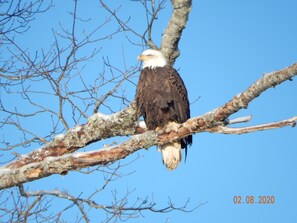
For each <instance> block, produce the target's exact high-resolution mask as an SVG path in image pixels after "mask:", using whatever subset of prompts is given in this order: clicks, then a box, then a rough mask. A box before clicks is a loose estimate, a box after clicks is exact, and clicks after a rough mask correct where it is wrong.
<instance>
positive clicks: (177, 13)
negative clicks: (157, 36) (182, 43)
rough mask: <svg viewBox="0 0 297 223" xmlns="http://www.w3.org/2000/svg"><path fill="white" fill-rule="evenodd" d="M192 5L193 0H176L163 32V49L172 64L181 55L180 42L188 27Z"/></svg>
mask: <svg viewBox="0 0 297 223" xmlns="http://www.w3.org/2000/svg"><path fill="white" fill-rule="evenodd" d="M191 6H192V1H191V0H175V2H174V4H173V11H172V14H171V18H170V20H169V22H168V23H167V26H166V28H165V30H164V32H163V35H162V41H161V51H162V53H163V55H164V56H165V57H166V58H167V60H168V62H169V64H171V65H172V64H174V62H175V60H176V58H177V57H178V56H179V50H178V42H179V40H180V38H181V34H182V31H183V29H184V28H185V27H186V23H187V21H188V17H189V13H190V10H191Z"/></svg>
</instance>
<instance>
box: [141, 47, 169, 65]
mask: <svg viewBox="0 0 297 223" xmlns="http://www.w3.org/2000/svg"><path fill="white" fill-rule="evenodd" d="M137 60H140V61H142V69H143V68H146V67H148V68H152V69H153V68H156V67H164V66H165V65H166V64H167V61H166V59H165V57H164V56H163V54H162V53H161V52H160V51H158V50H152V49H149V50H145V51H143V52H142V54H141V55H139V56H138V57H137Z"/></svg>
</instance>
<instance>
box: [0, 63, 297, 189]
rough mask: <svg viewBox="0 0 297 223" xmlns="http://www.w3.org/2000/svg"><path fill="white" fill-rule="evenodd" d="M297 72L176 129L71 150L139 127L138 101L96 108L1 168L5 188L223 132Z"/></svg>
mask: <svg viewBox="0 0 297 223" xmlns="http://www.w3.org/2000/svg"><path fill="white" fill-rule="evenodd" d="M296 74H297V63H295V64H293V65H291V66H289V67H287V68H285V69H283V70H279V71H276V72H273V73H269V74H266V75H264V76H263V77H262V78H260V79H259V80H257V81H256V82H255V83H253V84H252V85H251V86H250V87H249V88H247V89H246V90H245V91H244V92H242V93H241V94H239V95H237V96H235V97H234V98H233V99H232V100H230V101H228V102H227V103H226V104H225V105H223V106H221V107H219V108H217V109H215V110H213V111H211V112H208V113H206V114H204V115H202V116H199V117H195V118H191V119H189V120H187V121H186V122H185V123H183V124H181V125H180V126H179V129H178V130H177V131H172V130H169V132H166V131H167V130H166V129H164V130H161V131H158V132H154V131H148V132H144V133H143V134H140V135H134V136H132V137H131V138H130V139H129V140H127V141H126V142H124V143H122V144H119V145H116V146H113V147H108V148H103V149H101V150H96V151H91V152H85V153H76V154H66V153H70V152H73V151H75V150H76V149H78V148H80V147H83V146H85V145H87V144H89V143H92V142H94V141H99V140H100V139H102V138H106V137H111V136H115V135H123V134H133V133H134V132H135V127H134V118H133V117H134V112H135V108H134V105H133V104H134V103H132V104H131V105H130V106H129V107H128V108H127V109H125V110H123V111H122V112H119V113H116V114H113V115H110V116H104V115H98V114H97V115H96V116H92V117H91V119H90V120H89V122H88V123H86V124H85V125H83V126H79V127H76V128H74V129H72V130H71V131H69V132H67V133H66V134H65V135H63V136H61V137H58V138H57V139H55V140H54V141H53V142H51V143H49V144H48V145H46V146H45V147H43V148H42V149H39V150H35V151H33V152H31V153H30V154H28V155H27V156H26V157H21V158H19V159H18V160H17V161H15V162H13V163H10V164H8V165H6V166H4V167H2V168H0V174H1V175H0V188H7V187H12V186H15V185H18V184H20V183H24V182H28V181H32V180H36V179H39V178H42V177H47V176H49V175H51V174H65V173H66V172H68V171H70V170H77V169H81V168H84V167H88V166H94V165H106V164H108V163H110V162H114V161H116V160H119V159H123V158H125V157H126V156H128V155H130V154H131V153H133V152H135V151H137V150H139V149H141V148H149V147H150V146H152V145H159V144H164V143H167V142H170V141H174V140H176V139H180V138H183V137H185V136H187V135H190V134H193V133H198V132H206V131H208V132H214V131H217V132H220V131H222V128H223V127H224V126H225V125H226V124H227V122H226V121H225V120H226V119H227V118H228V117H229V116H230V115H231V114H233V113H235V112H237V111H238V110H240V109H242V108H246V107H247V105H248V104H249V103H250V102H251V101H252V100H253V99H255V98H256V97H258V96H259V95H260V94H261V93H262V92H264V91H265V90H267V89H268V88H270V87H275V86H276V85H278V84H280V83H282V82H284V81H285V80H291V78H292V77H293V76H294V75H296ZM295 121H296V117H294V118H292V119H290V120H285V121H283V122H278V123H277V124H276V125H270V128H269V129H271V128H272V127H273V128H278V127H282V126H286V125H291V126H294V125H295V124H294V122H295ZM126 128H127V129H126ZM264 129H265V128H263V127H262V128H259V127H257V128H255V127H254V131H259V130H264ZM63 154H65V155H63Z"/></svg>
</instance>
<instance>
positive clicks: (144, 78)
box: [136, 65, 192, 169]
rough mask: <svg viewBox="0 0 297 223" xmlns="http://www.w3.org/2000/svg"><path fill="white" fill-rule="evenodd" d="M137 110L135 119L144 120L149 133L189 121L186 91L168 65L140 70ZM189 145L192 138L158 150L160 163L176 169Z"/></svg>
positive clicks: (163, 146) (175, 72)
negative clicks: (140, 117) (169, 125)
mask: <svg viewBox="0 0 297 223" xmlns="http://www.w3.org/2000/svg"><path fill="white" fill-rule="evenodd" d="M136 107H137V115H138V116H143V117H144V121H145V123H146V126H147V128H148V129H149V130H155V129H156V128H157V127H159V128H162V127H164V126H165V125H168V124H169V123H172V122H175V123H183V122H185V121H186V120H187V119H189V118H190V107H189V100H188V94H187V90H186V87H185V85H184V82H183V81H182V79H181V77H180V76H179V74H178V73H177V71H176V70H175V69H174V68H172V67H171V66H169V65H165V66H163V67H154V68H151V67H145V68H143V69H142V71H141V73H140V77H139V82H138V85H137V91H136ZM191 143H192V136H187V137H185V138H183V139H181V140H178V141H176V142H173V143H168V144H165V145H162V146H160V149H161V151H162V158H163V163H164V164H165V165H166V167H167V168H168V169H175V168H176V167H177V165H178V163H179V162H180V159H181V154H180V153H181V148H184V149H187V146H188V145H189V144H191ZM167 147H168V150H167V152H166V148H167ZM174 148H176V152H175V151H174ZM171 151H172V152H171ZM174 153H175V154H174ZM178 153H179V154H178ZM168 156H169V158H168ZM167 159H169V161H167ZM172 159H173V160H172Z"/></svg>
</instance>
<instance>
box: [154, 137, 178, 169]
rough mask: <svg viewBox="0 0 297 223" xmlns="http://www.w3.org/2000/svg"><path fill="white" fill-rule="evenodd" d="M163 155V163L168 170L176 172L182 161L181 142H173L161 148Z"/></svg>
mask: <svg viewBox="0 0 297 223" xmlns="http://www.w3.org/2000/svg"><path fill="white" fill-rule="evenodd" d="M159 149H160V150H161V153H162V161H163V164H164V165H165V166H166V168H167V169H168V170H174V169H176V167H177V166H178V164H179V162H180V161H181V144H180V142H171V143H167V144H164V145H162V146H159Z"/></svg>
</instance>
